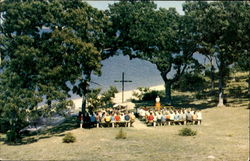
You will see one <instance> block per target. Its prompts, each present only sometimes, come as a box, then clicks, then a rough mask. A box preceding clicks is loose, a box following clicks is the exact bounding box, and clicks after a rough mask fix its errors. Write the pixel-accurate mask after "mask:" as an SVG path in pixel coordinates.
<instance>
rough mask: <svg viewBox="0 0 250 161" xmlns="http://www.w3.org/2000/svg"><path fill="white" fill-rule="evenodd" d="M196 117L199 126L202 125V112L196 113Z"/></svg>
mask: <svg viewBox="0 0 250 161" xmlns="http://www.w3.org/2000/svg"><path fill="white" fill-rule="evenodd" d="M196 115H197V121H198V125H199V124H201V120H202V114H201V111H200V110H197V111H196Z"/></svg>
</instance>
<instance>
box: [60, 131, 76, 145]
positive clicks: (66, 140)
mask: <svg viewBox="0 0 250 161" xmlns="http://www.w3.org/2000/svg"><path fill="white" fill-rule="evenodd" d="M75 141H76V137H75V136H73V134H72V133H70V132H69V133H67V134H66V135H65V136H64V137H63V143H74V142H75Z"/></svg>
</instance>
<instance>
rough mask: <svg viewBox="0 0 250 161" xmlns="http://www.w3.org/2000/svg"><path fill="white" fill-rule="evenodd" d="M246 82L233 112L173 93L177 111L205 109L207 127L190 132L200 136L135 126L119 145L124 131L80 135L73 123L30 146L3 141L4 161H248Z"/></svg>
mask: <svg viewBox="0 0 250 161" xmlns="http://www.w3.org/2000/svg"><path fill="white" fill-rule="evenodd" d="M240 76H241V77H242V78H243V79H244V80H241V81H240V82H239V81H238V82H237V81H232V82H229V83H228V86H227V88H226V92H225V93H226V94H227V95H228V96H229V97H227V98H228V100H227V107H216V103H217V101H213V99H210V100H209V99H207V98H204V99H197V98H195V93H190V92H186V93H183V92H177V91H174V92H173V99H174V101H175V103H176V104H175V106H176V107H194V108H197V109H198V108H199V109H202V114H203V122H202V124H201V125H191V126H190V127H191V128H192V129H194V130H196V131H197V135H196V136H179V135H178V133H179V130H180V129H182V128H183V127H185V126H184V125H176V126H164V127H145V128H138V126H136V124H135V127H132V128H124V131H125V132H126V133H127V138H126V139H120V140H117V139H116V135H117V134H118V132H119V128H99V129H97V128H93V129H80V128H77V127H78V125H77V124H76V121H75V120H70V119H69V120H67V121H66V122H65V123H63V124H62V125H60V126H57V127H54V128H52V129H50V130H47V131H44V132H43V133H40V134H37V135H34V136H30V137H26V138H25V139H24V142H25V141H26V144H20V145H8V144H5V143H4V141H3V140H4V137H5V136H4V135H0V160H5V159H9V160H105V161H106V160H142V161H145V160H150V161H151V160H156V161H158V160H159V161H163V160H164V161H165V160H166V161H167V160H170V161H210V160H213V161H247V159H248V158H249V109H247V107H248V98H247V97H246V96H245V95H242V93H236V92H237V91H238V90H237V89H238V88H239V87H240V88H241V89H243V94H244V93H246V92H247V83H246V81H245V80H246V77H247V75H246V74H243V75H240ZM230 89H231V91H230ZM232 89H233V90H232ZM234 89H236V90H234ZM239 96H240V97H239ZM211 100H212V101H211ZM149 104H150V103H149ZM151 104H152V103H151ZM139 124H140V122H139ZM67 132H71V133H72V134H73V135H74V136H75V137H76V142H75V143H70V144H66V143H62V138H63V136H64V135H65V134H66V133H67Z"/></svg>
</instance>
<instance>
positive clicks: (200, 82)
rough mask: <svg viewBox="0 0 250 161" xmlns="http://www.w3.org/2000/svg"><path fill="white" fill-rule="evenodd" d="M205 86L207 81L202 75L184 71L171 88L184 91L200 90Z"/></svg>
mask: <svg viewBox="0 0 250 161" xmlns="http://www.w3.org/2000/svg"><path fill="white" fill-rule="evenodd" d="M206 87H207V82H206V80H205V79H204V77H203V76H202V75H199V74H191V73H185V74H184V75H183V76H182V77H181V79H180V80H179V81H177V82H175V83H174V84H173V89H176V90H180V91H183V92H186V91H200V90H202V89H205V88H206Z"/></svg>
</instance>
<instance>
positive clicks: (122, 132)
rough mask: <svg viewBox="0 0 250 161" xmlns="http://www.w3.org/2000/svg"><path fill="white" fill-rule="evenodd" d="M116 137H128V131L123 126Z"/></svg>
mask: <svg viewBox="0 0 250 161" xmlns="http://www.w3.org/2000/svg"><path fill="white" fill-rule="evenodd" d="M115 138H116V139H126V138H127V134H126V132H124V131H123V128H120V129H119V132H118V134H117V135H116V137H115Z"/></svg>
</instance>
